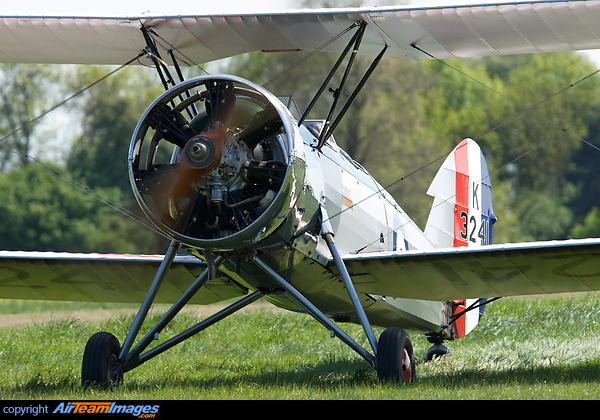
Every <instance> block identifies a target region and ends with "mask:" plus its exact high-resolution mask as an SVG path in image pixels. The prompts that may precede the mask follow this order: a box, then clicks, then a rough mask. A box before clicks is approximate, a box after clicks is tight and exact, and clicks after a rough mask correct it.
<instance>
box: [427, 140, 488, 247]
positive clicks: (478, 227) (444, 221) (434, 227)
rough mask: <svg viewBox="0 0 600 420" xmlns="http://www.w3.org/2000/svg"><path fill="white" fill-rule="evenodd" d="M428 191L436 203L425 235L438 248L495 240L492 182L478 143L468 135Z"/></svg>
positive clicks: (449, 157) (436, 176) (448, 158)
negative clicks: (468, 137)
mask: <svg viewBox="0 0 600 420" xmlns="http://www.w3.org/2000/svg"><path fill="white" fill-rule="evenodd" d="M427 194H429V195H430V196H432V197H433V198H434V199H433V206H432V208H431V212H430V213H429V218H428V219H427V225H426V226H425V235H426V236H427V238H429V240H430V241H432V242H433V244H434V245H435V246H436V247H438V248H447V247H457V246H479V245H488V244H491V243H492V239H493V225H494V223H495V222H496V216H495V215H494V209H493V207H492V183H491V181H490V175H489V172H488V168H487V164H486V162H485V158H484V156H483V153H482V152H481V149H480V148H479V145H478V144H477V143H476V142H475V141H474V140H471V139H465V140H463V141H462V142H460V144H459V145H458V146H456V147H455V148H454V150H453V151H452V153H450V154H449V155H448V157H447V158H446V160H445V161H444V163H443V164H442V167H441V168H440V170H439V171H438V173H437V174H436V175H435V178H434V179H433V182H432V183H431V186H430V187H429V190H428V191H427Z"/></svg>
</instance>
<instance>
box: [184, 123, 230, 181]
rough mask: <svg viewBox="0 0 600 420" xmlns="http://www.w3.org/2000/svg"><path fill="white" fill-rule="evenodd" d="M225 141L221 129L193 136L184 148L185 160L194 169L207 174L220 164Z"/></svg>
mask: <svg viewBox="0 0 600 420" xmlns="http://www.w3.org/2000/svg"><path fill="white" fill-rule="evenodd" d="M223 141H224V138H223V135H222V133H221V132H219V131H213V132H210V133H205V134H201V135H197V136H195V137H192V138H191V139H190V140H189V141H188V142H187V144H186V145H185V147H184V149H183V156H184V159H183V160H184V161H185V163H186V164H187V165H189V166H190V167H192V168H193V169H199V170H201V172H202V173H203V174H206V173H208V172H210V171H212V170H213V169H215V168H216V167H217V165H218V164H219V161H220V160H221V149H222V148H223Z"/></svg>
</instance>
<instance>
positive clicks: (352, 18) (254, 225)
mask: <svg viewBox="0 0 600 420" xmlns="http://www.w3.org/2000/svg"><path fill="white" fill-rule="evenodd" d="M199 8H200V9H201V7H199ZM174 12H176V11H174ZM599 22H600V0H590V1H540V2H522V3H505V4H486V5H458V6H444V7H410V6H394V7H372V8H365V7H362V8H339V9H315V10H289V11H285V12H275V13H254V14H252V13H248V14H202V12H201V11H200V14H197V15H177V14H176V13H173V14H172V15H169V16H163V15H160V16H152V15H147V14H145V15H142V16H137V17H132V16H114V17H105V16H103V17H90V16H87V17H73V16H70V17H58V16H4V17H0V39H1V40H2V42H1V43H0V60H1V61H2V62H16V63H25V62H30V63H78V64H117V65H119V64H120V65H122V64H124V63H136V62H138V61H140V60H142V59H143V60H146V62H148V60H149V62H151V63H153V65H154V67H155V68H156V71H157V73H158V75H159V79H160V81H161V82H162V83H163V85H164V87H165V92H164V93H163V94H162V95H160V96H159V97H158V98H157V99H156V100H155V101H154V102H153V103H151V104H149V106H148V108H147V110H146V112H145V113H144V114H143V115H142V116H141V118H140V120H139V122H138V124H137V126H136V127H135V130H134V132H133V136H132V138H131V139H130V149H129V154H128V160H127V164H128V171H129V177H130V181H131V185H132V189H133V193H134V195H135V197H136V199H137V201H138V203H139V205H140V206H141V208H142V210H143V212H144V213H145V215H146V216H147V217H148V219H149V220H150V221H151V222H152V223H153V224H154V225H155V226H156V227H157V228H158V229H159V230H160V232H161V233H163V234H164V235H166V236H167V237H168V238H169V239H170V245H169V246H168V249H167V250H166V252H165V254H164V255H160V256H146V255H99V254H89V255H86V254H68V253H49V252H8V251H5V252H1V253H0V297H2V298H7V299H15V298H18V299H50V300H61V301H65V300H74V301H105V302H137V303H139V304H140V308H139V311H138V313H137V315H136V317H135V319H134V320H133V322H132V325H131V328H130V329H129V332H128V334H127V335H126V337H124V339H123V341H122V343H121V341H120V340H119V339H118V338H117V337H115V336H114V335H113V334H111V333H109V332H99V333H96V334H94V335H93V336H92V337H91V338H90V339H89V341H88V343H87V345H86V348H85V350H84V352H83V360H82V384H83V386H86V387H87V386H100V387H113V386H115V385H118V384H119V383H121V382H122V381H123V376H124V373H126V372H128V371H130V370H132V369H134V368H136V367H137V366H139V365H141V364H143V363H145V362H147V361H149V360H150V359H152V358H154V357H156V356H157V355H159V354H161V353H162V352H164V351H166V350H168V349H170V348H171V347H173V346H175V345H177V344H178V343H181V342H182V341H184V340H186V339H188V338H189V337H192V336H194V335H195V334H197V333H199V332H201V331H203V330H204V329H206V328H208V327H210V326H211V325H213V324H214V323H216V322H218V321H220V320H222V319H223V318H225V317H227V316H229V315H231V314H233V313H235V312H236V311H238V310H239V309H241V308H243V307H245V306H247V305H249V304H251V303H252V302H255V301H257V300H258V299H261V298H262V299H264V300H266V301H268V302H270V303H272V304H273V305H276V306H278V307H281V308H284V309H287V310H290V311H297V312H302V313H306V314H309V315H310V316H312V317H313V318H314V319H315V320H316V321H317V322H319V323H321V324H322V325H323V326H324V327H325V328H326V329H327V330H329V331H330V334H331V335H332V336H335V337H337V338H339V339H340V340H342V341H343V342H344V343H345V344H347V345H348V347H349V348H350V349H352V350H353V351H355V352H356V353H357V354H359V355H360V356H361V357H362V358H364V359H365V361H366V362H367V363H369V364H370V365H371V366H372V367H373V368H374V369H376V370H377V373H378V376H379V377H380V378H382V379H383V380H395V381H400V382H405V383H410V382H412V381H414V380H415V377H416V376H415V375H416V372H415V356H414V352H413V348H412V345H411V341H410V338H409V336H408V333H407V332H411V333H413V332H414V333H419V334H425V335H427V337H428V339H429V341H430V343H431V344H432V346H431V348H430V349H429V351H428V354H427V357H428V358H434V357H438V356H440V355H444V354H446V353H447V352H448V351H449V350H448V348H447V347H445V345H444V343H445V342H446V341H448V340H454V339H458V338H460V337H463V336H465V335H466V334H468V333H469V332H470V331H472V330H473V328H475V326H476V325H477V323H478V322H479V320H480V318H481V315H482V311H483V309H484V307H485V305H486V304H489V303H490V301H491V300H492V299H494V298H497V297H502V296H515V295H529V294H549V293H560V292H577V291H593V290H600V269H599V268H598V267H599V266H598V262H597V261H598V259H599V258H600V240H597V239H587V240H567V241H551V242H532V243H519V244H501V245H494V244H493V241H492V238H493V227H494V223H495V221H496V216H495V214H494V210H493V206H492V186H491V182H490V175H489V171H488V168H487V164H486V161H485V158H484V156H483V154H482V152H481V150H480V148H479V147H478V145H477V143H476V142H475V141H473V140H470V139H465V140H463V141H461V142H460V143H459V144H458V145H457V146H456V148H455V149H454V150H453V151H452V152H451V153H450V154H449V155H448V156H447V158H446V160H445V161H444V162H443V164H442V165H441V168H440V169H439V171H438V173H437V175H436V176H435V177H434V179H433V182H432V184H431V187H430V189H429V190H428V194H430V195H431V196H432V197H433V204H432V208H431V213H430V215H429V218H428V220H427V224H426V227H425V229H424V230H421V229H420V228H419V227H418V226H417V225H416V224H415V223H414V222H413V221H412V219H411V218H410V217H409V216H408V215H407V214H406V213H405V212H404V211H403V210H402V208H401V207H400V205H399V204H398V203H397V202H396V201H395V200H394V198H393V197H392V196H391V195H390V194H389V193H388V192H387V191H386V190H385V189H384V188H383V187H382V186H381V185H380V184H379V183H378V182H377V181H376V180H375V179H373V177H372V176H371V175H370V174H369V173H368V172H367V171H366V170H365V169H364V168H363V167H362V166H361V165H360V164H359V163H358V162H356V161H354V160H353V159H352V158H351V157H350V156H349V155H348V154H347V153H346V152H345V151H344V150H342V149H341V148H340V147H339V146H338V145H337V143H336V141H335V138H334V136H333V132H334V130H335V128H336V127H337V126H338V125H339V124H340V121H341V120H342V118H343V116H344V114H345V112H346V110H347V109H348V107H349V106H351V104H352V101H353V99H354V98H355V97H356V96H357V95H359V94H360V91H361V89H362V88H363V86H364V85H365V83H366V81H367V80H368V78H369V76H370V75H371V74H372V73H373V71H376V67H377V64H378V63H379V61H380V60H381V58H382V57H383V56H385V57H392V58H396V59H404V60H412V61H418V60H429V59H447V58H466V57H479V56H493V55H509V54H532V53H545V52H555V51H570V50H585V49H595V48H600V23H599ZM296 50H305V51H314V50H323V51H329V52H333V53H337V54H339V59H338V61H337V62H336V63H335V65H334V66H333V68H332V69H331V72H330V73H329V74H326V75H323V83H322V85H321V86H319V87H318V89H316V93H315V96H314V99H313V101H312V102H311V103H310V105H309V106H308V107H307V109H306V110H301V111H303V112H294V109H293V108H294V107H292V106H290V103H289V102H286V101H285V100H282V99H281V98H279V97H276V96H275V95H274V94H272V93H271V92H269V91H268V90H267V89H265V88H264V87H262V86H259V85H257V84H255V83H253V82H252V81H249V80H245V79H242V78H239V77H236V76H232V75H207V76H199V77H193V78H189V79H187V80H186V79H184V78H183V76H182V72H181V71H180V70H181V66H190V65H195V64H197V63H204V62H209V61H212V60H217V59H222V58H226V57H231V56H235V55H238V54H243V53H247V52H252V51H265V52H269V51H296ZM357 54H361V55H367V56H370V57H372V64H371V66H370V67H369V68H368V69H367V71H366V72H365V74H364V76H363V77H362V79H360V82H359V83H358V85H357V86H355V87H354V90H353V91H352V92H351V94H350V95H348V99H347V101H344V102H343V103H342V101H340V95H339V92H340V91H341V90H342V89H344V88H346V86H344V84H345V81H346V77H342V78H341V82H340V85H339V86H338V87H335V88H332V89H331V91H332V92H333V95H332V101H331V108H330V112H329V114H328V115H327V116H325V117H324V118H323V119H321V120H315V119H309V118H308V115H309V113H310V111H311V109H312V108H313V106H314V103H315V102H316V101H317V100H319V99H320V98H322V96H323V93H324V92H325V91H326V89H327V88H328V87H329V86H328V85H329V84H330V83H331V80H332V76H333V75H334V74H335V73H336V72H338V71H343V72H344V74H347V73H348V72H349V71H350V70H351V69H352V64H353V61H354V58H355V57H356V55H357ZM176 78H179V80H178V81H175V79H176ZM157 80H158V79H157ZM292 93H293V92H292ZM133 94H135V93H133ZM128 140H129V139H128ZM124 141H126V140H125V139H124ZM165 150H166V153H164V151H165ZM159 151H160V153H159ZM221 301H228V302H233V303H229V304H228V306H226V307H225V308H224V309H222V310H219V311H217V312H216V313H214V314H213V315H211V316H209V317H207V318H205V319H203V320H202V321H200V322H199V323H198V324H196V325H195V326H193V327H190V328H189V329H187V330H185V331H183V332H181V333H179V334H177V335H175V336H173V337H170V338H168V339H166V340H164V341H161V342H160V343H159V344H154V345H153V343H154V339H155V337H156V336H157V334H159V333H160V332H162V331H163V330H164V328H165V327H166V326H167V325H168V324H169V323H170V322H171V320H172V319H173V318H174V317H175V316H176V315H177V313H179V312H180V311H181V309H182V308H184V306H186V305H195V304H199V305H204V304H211V303H216V302H221ZM154 303H169V304H171V306H170V309H168V310H167V311H166V312H165V313H164V316H163V317H162V318H161V319H160V320H159V321H158V322H157V323H156V324H155V325H154V326H153V327H151V328H150V329H149V331H148V332H147V333H146V334H145V335H144V336H143V337H140V335H141V334H140V331H141V327H142V325H143V324H144V322H145V321H146V318H147V314H148V312H149V310H150V308H151V306H152V305H153V304H154ZM344 322H352V323H357V324H359V325H361V326H362V330H364V334H365V339H364V340H363V341H364V342H366V343H368V344H366V345H361V344H359V342H358V341H357V340H355V339H354V338H352V337H350V336H349V335H348V334H347V333H346V332H345V331H344V329H343V327H342V326H341V324H342V323H344ZM374 326H378V327H382V328H383V329H384V331H383V333H382V334H381V335H380V336H379V337H376V336H375V334H374V329H373V327H374Z"/></svg>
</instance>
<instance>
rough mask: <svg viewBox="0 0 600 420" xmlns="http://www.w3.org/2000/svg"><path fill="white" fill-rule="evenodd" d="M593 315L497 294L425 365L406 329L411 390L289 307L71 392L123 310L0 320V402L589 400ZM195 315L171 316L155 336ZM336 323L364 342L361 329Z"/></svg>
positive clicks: (598, 385)
mask: <svg viewBox="0 0 600 420" xmlns="http://www.w3.org/2000/svg"><path fill="white" fill-rule="evenodd" d="M14 305H17V306H19V305H21V308H23V307H25V306H26V307H27V310H28V311H36V310H65V309H66V308H68V307H70V306H69V305H68V304H64V303H62V304H47V303H29V302H28V303H26V304H25V303H19V302H11V301H5V302H2V303H0V313H11V312H12V310H8V309H7V308H8V307H9V306H13V307H14ZM23 305H24V306H23ZM75 307H77V309H82V308H83V309H85V305H81V304H77V305H75ZM95 307H97V306H95ZM103 307H105V306H103ZM599 310H600V295H598V294H585V295H572V296H567V297H561V298H541V299H503V300H500V301H498V302H495V303H493V304H491V305H489V307H488V308H487V310H486V314H485V316H484V320H483V321H482V323H481V324H480V326H479V327H478V328H477V329H476V330H475V331H474V332H472V333H471V334H469V335H468V336H467V337H465V338H462V339H460V340H456V341H455V342H452V343H449V344H448V345H449V347H450V348H451V349H452V351H453V354H452V355H450V356H448V357H445V358H442V359H440V360H437V361H435V362H429V363H427V362H425V361H424V360H423V359H424V355H425V351H426V350H427V348H428V347H429V343H428V342H427V341H426V340H425V339H424V337H422V336H419V335H413V336H412V340H413V345H414V347H415V351H416V354H417V355H418V360H417V376H418V382H417V383H416V384H414V385H411V386H403V385H399V384H382V383H380V382H379V381H378V380H377V375H376V372H375V371H374V370H373V369H372V368H371V367H370V366H369V365H368V363H367V362H365V361H364V360H363V359H362V358H361V357H359V356H358V355H356V354H355V353H354V352H352V351H351V350H350V349H348V348H347V347H346V346H345V345H344V344H343V343H341V342H340V341H339V340H337V339H331V338H329V333H328V331H326V330H324V329H323V327H322V326H321V325H320V324H318V323H317V322H315V321H313V320H312V319H310V318H308V317H307V316H305V315H300V314H293V313H284V312H272V311H260V312H247V313H239V314H236V315H234V316H232V317H230V318H228V319H226V320H224V321H222V322H221V323H219V324H217V325H215V326H213V327H211V328H209V329H208V330H206V331H204V332H202V333H200V334H199V335H197V336H195V337H193V338H192V339H190V340H187V341H186V342H184V343H182V344H180V345H179V346H177V347H175V348H173V349H171V350H169V351H167V352H166V353H164V354H162V355H160V356H159V357H157V358H155V359H153V360H150V361H149V362H147V363H146V364H144V365H142V366H140V367H139V368H137V369H135V370H134V371H132V372H128V373H126V374H125V381H124V384H123V385H122V386H121V387H120V388H118V389H117V390H114V391H97V390H91V391H83V390H82V389H81V387H80V378H79V373H80V363H81V355H82V353H83V348H84V347H85V343H86V341H87V339H88V338H89V337H90V336H91V335H92V334H93V333H95V332H97V331H110V332H112V333H113V334H115V335H116V336H117V337H119V339H120V340H121V341H122V339H123V337H124V336H125V334H126V331H127V329H128V328H129V326H130V324H131V321H132V317H131V316H126V317H118V318H115V319H111V320H109V321H105V322H102V323H100V324H96V325H94V324H89V323H86V322H83V321H79V320H76V319H69V320H64V321H58V320H56V321H52V322H49V323H44V324H41V325H35V324H34V325H32V326H29V327H25V328H11V327H6V328H2V329H0V365H1V366H2V369H0V398H2V399H103V398H112V399H142V400H148V399H150V400H151V399H159V400H164V399H597V398H599V396H600V334H599V332H600V328H599V327H600V325H599V324H600V321H599V320H598V313H599ZM178 318H179V317H178ZM197 320H198V319H197V317H195V316H192V315H182V316H181V318H180V319H176V320H175V322H173V323H172V325H170V326H169V329H168V331H165V332H164V333H163V336H167V335H171V334H173V333H174V332H179V331H181V330H182V329H184V328H187V327H188V326H190V325H193V324H194V323H195V322H197ZM343 328H344V329H345V330H346V331H348V333H349V334H350V335H352V336H354V337H357V338H358V339H359V341H361V342H364V340H363V339H362V336H363V334H362V330H361V328H360V327H358V326H356V325H351V324H347V325H346V324H345V325H343ZM378 332H379V331H378ZM365 345H366V343H365Z"/></svg>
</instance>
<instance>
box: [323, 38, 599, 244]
mask: <svg viewBox="0 0 600 420" xmlns="http://www.w3.org/2000/svg"><path fill="white" fill-rule="evenodd" d="M413 47H414V48H416V49H418V50H419V51H421V52H423V53H425V54H427V55H428V56H429V57H431V58H433V59H434V60H436V61H439V62H441V63H442V64H444V65H445V66H448V67H449V68H451V69H452V70H454V71H456V72H458V73H459V74H461V75H463V76H465V77H468V78H469V79H471V80H473V81H474V82H476V83H478V84H480V85H481V86H483V87H485V88H486V89H489V90H490V91H492V92H493V93H495V94H497V95H500V96H501V97H503V98H504V99H507V100H509V101H511V102H513V103H514V104H516V105H517V106H519V107H520V108H521V111H520V112H518V113H516V114H515V115H513V116H511V117H509V118H508V119H506V120H505V121H503V122H502V123H500V124H498V125H497V126H495V127H492V128H490V129H489V130H487V131H485V132H483V133H481V134H479V135H478V136H476V137H474V138H473V140H478V139H480V138H482V137H483V136H485V135H487V134H489V133H491V132H494V131H496V130H498V129H499V128H501V127H503V126H505V125H506V124H508V123H510V122H511V121H513V120H515V119H517V118H519V117H520V116H522V115H524V114H527V113H530V114H533V115H535V116H537V117H539V118H542V119H543V120H545V121H546V122H548V123H550V124H552V125H553V126H555V127H557V128H558V129H560V133H567V134H569V135H571V136H573V137H575V138H576V139H578V140H579V141H581V142H582V143H585V144H587V145H589V146H591V147H593V148H594V149H596V150H598V151H600V148H599V147H598V146H595V145H594V144H592V143H590V142H589V141H587V140H586V139H584V138H582V137H580V136H578V135H576V134H575V133H573V132H572V131H571V130H572V129H573V128H574V127H576V126H578V125H580V124H582V123H583V122H584V121H587V120H589V119H591V118H592V117H593V116H595V115H597V114H598V113H599V112H600V111H594V112H592V113H590V114H589V115H587V116H585V117H583V118H581V119H579V120H578V121H576V122H575V123H573V124H572V125H571V126H569V127H562V126H561V125H559V124H557V123H555V122H553V121H551V120H549V119H548V118H546V117H544V116H542V115H540V114H539V113H537V112H535V109H536V108H538V107H539V106H541V105H542V104H544V103H546V102H548V101H550V100H551V99H553V98H555V97H557V96H558V95H560V94H562V93H564V92H566V91H568V90H570V89H572V88H574V87H576V86H577V85H579V84H580V83H582V82H584V81H586V80H588V79H590V78H591V77H593V76H595V75H596V74H598V73H600V69H597V70H595V71H593V72H591V73H590V74H588V75H586V76H584V77H582V78H580V79H579V80H577V81H575V82H573V83H571V84H569V85H568V86H566V87H564V88H563V89H561V90H559V91H557V92H555V93H553V94H552V95H550V96H548V97H546V98H544V99H542V100H541V101H539V102H537V103H535V104H533V105H532V106H530V107H527V106H525V105H523V104H520V103H519V102H517V101H515V100H514V99H512V98H510V97H508V96H506V95H504V94H502V93H501V92H498V91H497V90H495V89H493V88H492V87H490V86H488V85H486V84H484V83H482V82H481V81H478V80H477V79H475V78H473V77H472V76H470V75H468V74H466V73H464V72H463V71H461V70H459V69H457V68H456V67H453V66H452V65H450V64H449V63H447V62H445V61H443V60H441V59H438V58H435V57H434V56H433V55H431V54H429V53H427V52H426V51H424V50H422V49H420V48H418V47H416V46H415V45H413ZM560 133H558V134H556V135H554V136H552V137H549V138H547V139H546V140H544V141H541V142H540V143H538V144H537V145H536V146H534V147H532V148H531V149H529V150H527V151H525V152H524V153H522V154H521V155H519V156H517V157H515V158H514V159H512V160H511V161H509V162H507V163H505V164H503V165H501V166H500V167H498V168H497V169H496V170H494V171H490V174H489V176H490V177H491V175H493V174H497V173H499V172H501V171H502V170H504V169H505V168H506V167H508V166H509V165H511V164H513V163H515V162H516V161H518V160H520V159H522V158H524V157H525V156H527V155H529V154H530V153H532V152H533V151H535V150H536V149H538V148H540V147H541V146H543V145H545V144H547V143H549V142H552V141H553V140H555V139H556V138H557V137H558V136H559V134H560ZM446 156H447V153H446V154H443V155H440V156H439V157H437V158H435V159H433V160H431V161H430V162H428V163H426V164H424V165H422V166H421V167H419V168H416V169H415V170H413V171H411V172H409V173H408V174H406V175H405V176H403V177H401V178H399V179H397V180H395V181H393V182H391V183H389V184H387V185H386V186H384V189H386V190H387V189H389V188H391V187H392V186H394V185H396V184H398V183H399V182H401V181H404V180H406V179H407V178H409V177H411V176H413V175H415V174H416V173H418V172H420V171H422V170H423V169H425V168H427V167H429V166H431V165H433V164H434V163H436V162H438V161H440V160H442V159H445V158H446ZM481 181H483V180H481ZM458 193H460V191H457V192H456V194H458ZM378 194H379V192H374V193H373V194H371V195H369V196H367V197H365V198H364V199H362V200H360V201H358V202H357V203H354V204H353V206H356V205H359V204H360V203H362V202H364V201H367V200H369V199H371V198H373V197H375V196H376V195H378ZM451 198H453V197H449V198H448V199H447V200H449V199H451ZM447 200H445V201H447ZM441 204H442V203H440V205H441ZM353 206H351V207H348V208H345V209H342V210H340V211H338V212H337V213H335V214H333V215H330V216H329V219H333V218H334V217H338V216H340V215H341V214H342V213H344V212H346V211H348V210H350V209H351V208H352V207H353ZM428 213H429V212H428V211H426V212H423V213H421V214H419V215H417V216H415V217H412V218H410V221H409V222H408V223H410V222H411V221H412V222H414V221H415V220H417V219H420V218H421V217H424V216H425V215H427V214H428ZM405 225H406V223H405V224H403V225H401V226H399V227H398V228H396V229H394V231H397V230H399V229H401V228H402V227H404V226H405ZM391 233H392V232H389V233H388V234H387V235H385V236H389V235H390V234H391ZM379 241H380V238H379V237H378V238H377V239H375V240H373V241H372V242H370V243H368V244H366V245H364V246H363V247H362V248H360V249H358V250H356V251H355V253H357V254H358V253H360V252H361V251H362V250H364V249H366V248H368V247H369V246H371V245H373V244H375V243H377V242H379Z"/></svg>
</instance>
